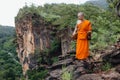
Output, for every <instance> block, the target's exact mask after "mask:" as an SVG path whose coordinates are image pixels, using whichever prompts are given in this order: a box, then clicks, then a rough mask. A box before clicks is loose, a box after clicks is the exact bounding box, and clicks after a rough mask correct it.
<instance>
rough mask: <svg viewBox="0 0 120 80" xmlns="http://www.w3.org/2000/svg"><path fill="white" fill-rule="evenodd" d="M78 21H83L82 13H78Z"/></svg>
mask: <svg viewBox="0 0 120 80" xmlns="http://www.w3.org/2000/svg"><path fill="white" fill-rule="evenodd" d="M78 19H79V20H84V13H83V12H79V13H78Z"/></svg>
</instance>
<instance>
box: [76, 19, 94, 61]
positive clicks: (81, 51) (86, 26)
mask: <svg viewBox="0 0 120 80" xmlns="http://www.w3.org/2000/svg"><path fill="white" fill-rule="evenodd" d="M91 30H92V28H91V23H90V21H88V20H84V21H83V22H82V23H80V24H77V32H78V35H77V44H76V58H77V59H80V60H83V59H86V58H87V57H88V56H89V43H88V40H87V33H88V32H89V31H91Z"/></svg>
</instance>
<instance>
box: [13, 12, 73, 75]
mask: <svg viewBox="0 0 120 80" xmlns="http://www.w3.org/2000/svg"><path fill="white" fill-rule="evenodd" d="M15 26H16V35H17V44H18V45H17V53H18V58H19V59H20V63H21V65H22V67H23V74H24V75H25V74H26V72H27V70H28V69H29V68H34V67H36V63H35V60H33V59H34V58H33V59H31V58H32V57H33V56H34V54H35V53H36V52H42V51H44V50H46V49H49V48H51V43H52V41H53V40H54V39H55V38H57V39H58V40H60V42H61V45H59V46H61V48H60V53H62V55H65V54H66V53H67V51H70V49H71V48H70V43H71V39H70V33H71V29H70V28H66V29H64V30H60V31H57V26H53V25H51V24H50V23H48V22H46V21H45V20H44V19H43V17H41V16H40V15H36V14H32V15H31V14H27V15H26V16H25V17H23V18H21V19H19V20H18V19H16V20H15ZM30 65H32V67H30ZM33 65H34V66H33Z"/></svg>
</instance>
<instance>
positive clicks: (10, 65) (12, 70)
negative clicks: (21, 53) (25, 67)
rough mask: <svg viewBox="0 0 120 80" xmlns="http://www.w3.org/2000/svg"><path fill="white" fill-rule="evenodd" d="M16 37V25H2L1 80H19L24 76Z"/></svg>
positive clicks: (0, 47)
mask: <svg viewBox="0 0 120 80" xmlns="http://www.w3.org/2000/svg"><path fill="white" fill-rule="evenodd" d="M14 39H15V29H14V27H9V26H0V80H18V79H19V78H20V77H21V76H22V68H21V65H20V64H19V60H18V57H17V53H16V50H15V49H16V48H15V47H16V44H15V43H14Z"/></svg>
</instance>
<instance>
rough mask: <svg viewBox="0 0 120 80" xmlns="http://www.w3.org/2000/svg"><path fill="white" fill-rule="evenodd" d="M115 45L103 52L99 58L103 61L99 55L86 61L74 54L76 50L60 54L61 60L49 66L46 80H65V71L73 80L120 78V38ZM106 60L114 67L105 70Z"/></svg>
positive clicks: (117, 79) (109, 79)
mask: <svg viewBox="0 0 120 80" xmlns="http://www.w3.org/2000/svg"><path fill="white" fill-rule="evenodd" d="M113 46H114V47H113ZM113 46H111V47H108V48H107V49H105V50H104V51H102V52H101V54H100V56H99V58H103V61H102V60H100V59H98V56H93V57H92V56H91V57H89V58H88V59H87V60H84V61H80V60H77V59H75V56H73V55H74V54H75V51H70V52H68V54H67V55H65V56H59V62H57V63H54V64H53V65H52V66H50V67H49V68H48V69H49V73H48V77H47V78H46V79H45V80H63V79H62V75H63V74H64V73H65V72H69V73H70V74H72V80H120V64H119V63H120V61H119V59H120V57H119V56H120V53H119V52H120V40H118V41H117V43H116V44H115V45H113ZM96 57H97V58H96ZM104 61H105V62H109V63H111V64H112V66H114V68H111V69H109V70H107V71H104V70H103V66H105V63H104ZM116 64H117V65H116ZM108 66H109V65H108ZM106 67H107V66H106ZM64 69H65V70H64ZM71 72H72V73H71Z"/></svg>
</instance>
